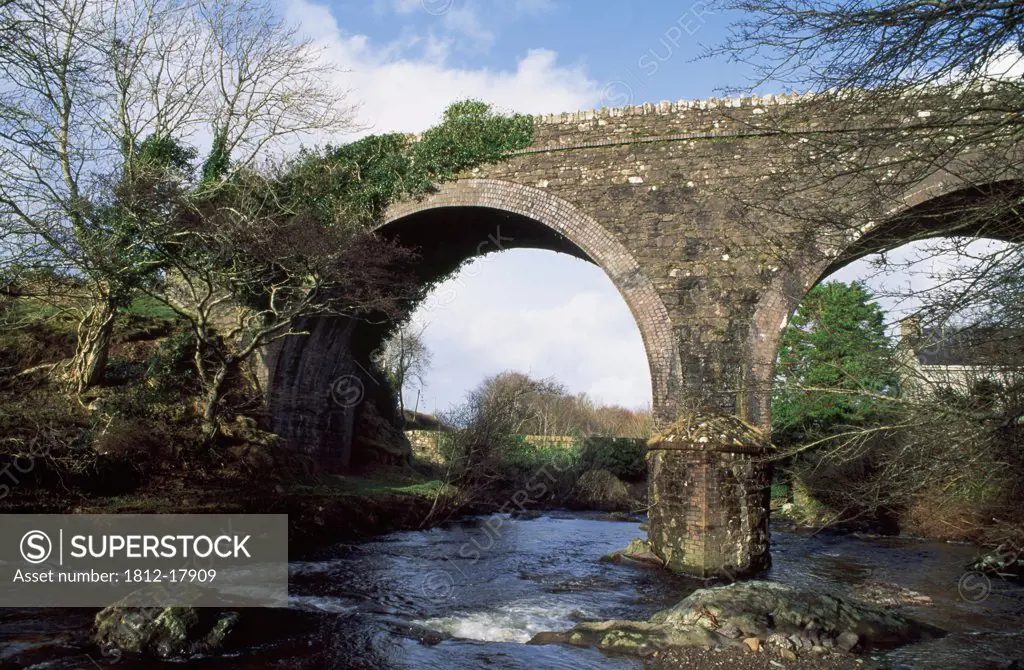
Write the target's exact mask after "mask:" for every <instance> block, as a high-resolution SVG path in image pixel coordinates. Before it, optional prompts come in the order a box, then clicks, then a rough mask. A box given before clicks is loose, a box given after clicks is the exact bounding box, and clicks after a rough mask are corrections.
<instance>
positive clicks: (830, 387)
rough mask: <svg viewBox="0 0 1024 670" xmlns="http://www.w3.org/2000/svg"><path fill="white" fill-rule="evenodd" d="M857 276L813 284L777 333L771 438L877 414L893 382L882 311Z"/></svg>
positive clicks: (811, 434)
mask: <svg viewBox="0 0 1024 670" xmlns="http://www.w3.org/2000/svg"><path fill="white" fill-rule="evenodd" d="M872 298H873V296H872V294H871V292H870V291H868V290H867V289H865V288H864V287H863V286H862V285H861V284H859V283H857V282H853V283H851V284H849V285H847V284H843V283H840V282H828V283H825V284H820V285H818V286H816V287H814V288H813V289H812V290H811V291H810V292H809V293H808V294H807V297H806V298H805V299H804V301H803V303H801V305H800V307H799V309H797V311H796V314H795V315H794V316H793V320H792V322H791V323H790V324H789V326H788V328H787V329H786V332H785V334H784V335H783V338H782V347H781V348H780V351H779V359H778V365H777V368H776V377H775V393H774V396H773V398H772V414H773V430H772V432H773V438H774V440H775V441H776V443H778V444H780V445H795V444H802V443H805V442H809V441H813V440H815V439H821V438H823V437H827V436H829V435H831V434H834V433H835V432H839V431H842V430H843V429H847V428H850V427H854V426H864V425H867V424H868V423H870V422H873V421H876V420H878V419H879V418H880V417H881V414H882V413H883V412H884V411H885V408H884V406H883V404H882V403H883V402H884V401H881V400H880V399H879V397H878V396H880V395H888V394H891V393H893V392H894V391H895V389H896V375H895V372H894V371H893V365H892V359H891V348H890V342H889V339H888V337H887V336H886V334H885V322H884V313H883V312H882V309H881V307H879V306H878V304H877V303H875V302H872Z"/></svg>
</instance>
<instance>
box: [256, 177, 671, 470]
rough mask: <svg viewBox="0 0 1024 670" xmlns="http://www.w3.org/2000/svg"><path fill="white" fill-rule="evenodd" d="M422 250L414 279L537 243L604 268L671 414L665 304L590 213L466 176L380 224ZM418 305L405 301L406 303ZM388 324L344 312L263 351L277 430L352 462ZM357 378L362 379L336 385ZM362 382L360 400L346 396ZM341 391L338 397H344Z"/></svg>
mask: <svg viewBox="0 0 1024 670" xmlns="http://www.w3.org/2000/svg"><path fill="white" fill-rule="evenodd" d="M376 232H377V234H378V235H381V236H383V237H386V238H390V239H395V240H396V241H398V242H399V243H400V244H402V245H405V246H408V247H412V248H414V249H417V250H418V251H419V252H420V258H419V259H418V260H417V261H416V262H415V263H414V266H415V267H414V268H413V271H414V272H416V273H417V280H418V281H419V282H420V283H421V284H422V285H425V286H430V285H432V284H434V283H436V282H438V281H440V280H442V279H444V278H446V277H448V276H449V275H450V274H451V273H452V272H453V271H454V270H456V269H457V268H458V267H459V266H460V265H461V264H462V263H463V262H465V261H466V260H469V259H471V258H473V257H476V256H480V255H485V254H487V253H491V252H495V251H500V250H502V249H509V248H541V249H548V250H551V251H558V252H563V253H568V254H571V255H574V256H577V257H579V258H581V259H583V260H587V261H589V262H592V263H594V264H596V265H597V266H598V267H600V268H601V269H602V270H603V271H604V272H605V274H606V275H607V276H608V277H609V279H610V280H611V282H612V283H613V284H614V286H615V287H616V289H617V290H618V292H619V294H620V295H621V296H622V298H623V300H624V301H625V302H626V305H627V306H628V307H629V309H630V312H631V313H632V315H633V318H634V320H635V321H636V324H637V326H638V329H639V331H640V335H641V339H642V341H643V345H644V349H645V352H646V355H647V359H648V365H649V368H650V377H651V398H652V410H653V411H654V414H655V416H656V418H657V419H658V420H660V421H663V422H668V421H671V420H672V419H674V418H675V412H676V401H677V394H678V392H679V388H680V374H681V372H680V369H681V366H680V356H679V350H678V346H677V340H676V338H675V336H674V333H673V329H672V324H671V321H670V318H669V314H668V311H667V310H666V308H665V305H664V303H663V302H662V300H661V297H660V296H659V295H658V293H657V291H656V290H655V288H654V286H653V285H652V283H651V281H650V279H648V277H647V276H646V275H645V274H644V272H643V271H642V269H641V267H640V265H639V264H638V263H637V261H636V259H635V258H634V257H633V255H632V254H630V252H629V251H628V250H627V249H625V248H624V247H623V246H622V245H621V244H620V243H619V242H618V240H616V238H615V237H614V236H613V235H612V234H611V233H609V232H608V231H607V230H606V229H605V228H603V227H602V226H601V225H600V224H599V223H597V221H595V220H594V219H593V218H592V217H590V216H588V215H586V214H584V213H583V212H581V211H580V210H579V209H578V208H576V207H574V206H573V205H571V204H569V203H568V202H566V201H564V200H562V199H560V198H558V197H556V196H554V195H552V194H550V193H547V192H545V191H544V190H542V189H539V188H534V187H528V186H522V185H518V184H513V183H509V182H505V181H501V180H489V179H467V180H461V181H456V182H450V183H447V184H444V185H442V187H440V188H439V189H438V190H437V191H436V192H435V193H432V194H430V195H429V196H426V197H424V198H421V199H418V200H411V201H407V202H402V203H399V204H398V205H396V206H394V207H393V208H392V209H391V210H389V211H388V212H387V214H386V216H385V218H384V221H383V223H382V224H381V225H380V226H379V227H378V228H377V230H376ZM414 308H415V305H411V304H410V305H409V309H410V311H411V310H412V309H414ZM390 328H391V325H390V324H388V323H367V322H360V321H354V320H351V319H346V318H341V317H329V318H319V319H310V320H308V321H307V322H306V323H304V324H302V329H303V330H304V331H305V332H306V333H307V334H306V335H303V336H297V337H290V338H285V339H283V340H280V341H279V342H278V343H277V344H276V346H275V347H274V348H273V349H272V350H271V351H270V352H268V354H267V355H266V356H265V361H264V364H265V380H266V381H265V384H266V397H267V404H268V410H269V415H270V417H271V421H270V422H271V429H272V430H273V431H274V432H276V433H277V434H279V435H281V436H282V437H284V438H285V439H286V440H288V441H289V442H291V443H292V444H295V445H298V446H299V448H301V449H302V450H303V451H306V452H307V453H309V454H311V455H313V456H315V457H316V458H318V460H320V461H321V462H323V463H327V464H329V466H330V467H340V468H344V467H347V466H348V465H349V463H350V459H351V456H352V454H351V445H352V443H353V441H354V440H355V439H357V438H358V437H359V436H358V435H357V434H356V430H355V426H356V423H357V421H358V420H359V418H360V413H361V412H363V411H365V410H366V408H367V406H368V404H367V403H366V402H364V400H365V398H363V397H362V394H367V395H371V394H373V393H374V392H382V390H383V389H381V388H380V386H378V384H380V380H376V381H375V380H372V379H367V377H368V375H369V371H368V370H367V369H366V368H365V367H364V366H360V365H359V363H358V360H360V359H365V357H366V356H367V355H368V354H369V352H370V351H371V350H372V349H375V348H376V346H377V345H378V344H379V343H380V342H381V341H382V339H383V337H384V336H385V335H386V334H387V332H388V331H389V329H390ZM352 379H360V380H361V381H360V382H358V383H359V384H361V388H360V389H357V390H353V389H351V388H349V387H345V388H339V386H338V384H339V380H349V381H343V382H341V383H342V384H343V385H344V384H351V383H355V382H352V381H351V380H352ZM356 391H360V392H361V393H360V396H361V397H360V398H359V402H353V403H349V402H347V400H346V398H348V397H350V396H351V397H353V398H354V397H355V396H356ZM339 400H340V402H339Z"/></svg>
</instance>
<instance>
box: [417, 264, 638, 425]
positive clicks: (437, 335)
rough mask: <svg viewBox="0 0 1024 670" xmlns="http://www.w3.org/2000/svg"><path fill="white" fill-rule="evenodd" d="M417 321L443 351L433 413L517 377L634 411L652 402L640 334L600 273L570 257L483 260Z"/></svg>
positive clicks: (434, 376)
mask: <svg viewBox="0 0 1024 670" xmlns="http://www.w3.org/2000/svg"><path fill="white" fill-rule="evenodd" d="M434 296H435V297H434V299H433V300H428V301H427V303H426V304H425V305H423V306H421V308H420V309H419V310H418V311H417V313H416V315H415V316H414V318H415V319H416V320H417V321H418V322H420V323H425V324H427V328H426V330H425V333H424V335H425V339H426V342H427V345H428V347H430V349H431V350H432V351H433V352H434V365H435V369H434V371H433V372H432V373H431V374H430V375H429V378H428V380H427V384H428V388H427V393H426V396H427V397H428V398H429V401H428V405H427V406H428V407H429V408H430V409H432V406H433V405H434V404H435V403H436V405H437V407H438V408H441V409H443V408H446V407H448V406H450V405H451V404H452V403H456V402H458V401H460V400H461V399H462V398H463V396H464V394H465V392H466V391H468V390H469V389H471V388H472V387H474V386H476V385H477V384H478V383H479V382H480V381H482V380H483V378H484V377H487V376H489V375H493V374H497V373H499V372H502V371H504V370H517V371H520V372H525V373H527V374H530V375H533V376H535V377H541V378H544V377H554V378H555V379H557V380H558V381H560V382H562V383H563V384H565V385H566V386H567V387H568V388H569V390H570V391H571V392H573V393H580V392H585V393H587V394H588V395H590V396H591V397H592V398H593V399H594V400H596V401H598V402H602V403H606V404H620V405H624V406H627V407H646V406H649V405H650V402H651V382H650V373H649V369H648V364H647V357H646V354H645V352H644V347H643V341H642V339H641V337H640V331H639V329H638V328H637V326H636V323H635V322H634V320H633V316H632V314H630V312H629V308H628V307H627V306H626V303H625V301H624V300H623V299H622V297H621V296H620V295H619V294H618V292H617V291H616V290H615V287H614V286H613V285H612V283H611V281H610V280H609V279H608V277H607V276H606V275H605V274H604V272H602V271H601V270H600V269H599V268H597V267H596V266H594V265H590V264H588V263H585V262H583V261H581V260H579V259H576V258H573V257H571V256H566V255H564V254H555V253H552V252H545V251H534V250H516V251H510V252H505V253H502V254H498V255H495V256H487V257H484V258H482V259H477V260H476V261H474V262H473V263H471V264H469V265H467V266H466V267H465V268H463V270H462V271H461V272H460V273H459V274H458V275H456V276H455V277H453V278H452V279H450V280H449V281H447V282H445V283H444V284H442V285H441V286H440V287H438V289H437V290H436V292H435V293H434Z"/></svg>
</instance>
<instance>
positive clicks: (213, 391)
mask: <svg viewBox="0 0 1024 670" xmlns="http://www.w3.org/2000/svg"><path fill="white" fill-rule="evenodd" d="M230 367H231V366H230V365H229V364H228V363H221V365H220V367H219V368H217V372H216V374H214V375H213V377H212V378H211V379H210V382H209V384H208V386H207V389H206V400H205V402H204V404H203V439H204V440H205V441H206V443H207V444H209V443H211V442H213V438H215V437H216V436H217V406H218V405H219V404H220V399H221V396H222V395H223V393H224V384H225V382H227V379H228V372H229V371H230Z"/></svg>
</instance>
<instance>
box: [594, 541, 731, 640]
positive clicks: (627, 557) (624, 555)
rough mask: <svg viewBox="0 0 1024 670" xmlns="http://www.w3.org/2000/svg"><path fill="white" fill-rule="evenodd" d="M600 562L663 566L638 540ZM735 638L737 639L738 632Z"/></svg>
mask: <svg viewBox="0 0 1024 670" xmlns="http://www.w3.org/2000/svg"><path fill="white" fill-rule="evenodd" d="M601 560H602V561H609V562H611V563H619V564H621V563H640V564H641V565H650V566H652V567H656V568H661V567H664V565H665V563H664V562H663V561H662V560H661V559H660V558H659V557H658V555H657V554H655V553H654V550H653V549H651V543H650V542H648V541H647V540H640V539H635V540H633V541H632V542H630V543H629V546H627V547H626V548H625V549H623V550H622V551H616V552H614V553H611V554H607V555H605V556H602V557H601ZM736 637H739V633H738V632H737V635H736Z"/></svg>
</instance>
